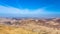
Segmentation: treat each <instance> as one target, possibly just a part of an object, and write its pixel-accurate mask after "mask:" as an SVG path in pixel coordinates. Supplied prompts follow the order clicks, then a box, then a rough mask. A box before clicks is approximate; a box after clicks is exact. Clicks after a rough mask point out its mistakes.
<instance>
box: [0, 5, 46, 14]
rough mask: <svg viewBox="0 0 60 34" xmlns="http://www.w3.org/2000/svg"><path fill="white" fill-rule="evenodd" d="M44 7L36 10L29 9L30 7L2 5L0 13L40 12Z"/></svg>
mask: <svg viewBox="0 0 60 34" xmlns="http://www.w3.org/2000/svg"><path fill="white" fill-rule="evenodd" d="M43 11H45V10H44V9H36V10H29V9H18V8H14V7H5V6H0V13H6V14H40V13H42V12H43Z"/></svg>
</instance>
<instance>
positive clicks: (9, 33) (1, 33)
mask: <svg viewBox="0 0 60 34" xmlns="http://www.w3.org/2000/svg"><path fill="white" fill-rule="evenodd" d="M0 34H37V32H32V31H29V30H25V29H23V28H17V27H11V26H5V25H0Z"/></svg>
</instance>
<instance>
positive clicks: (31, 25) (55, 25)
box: [0, 18, 60, 34]
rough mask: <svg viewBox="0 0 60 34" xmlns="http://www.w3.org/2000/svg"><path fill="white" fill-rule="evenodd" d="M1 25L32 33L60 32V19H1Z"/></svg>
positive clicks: (55, 33) (54, 33)
mask: <svg viewBox="0 0 60 34" xmlns="http://www.w3.org/2000/svg"><path fill="white" fill-rule="evenodd" d="M0 25H5V26H11V27H16V28H23V29H26V30H29V31H32V32H39V33H40V32H42V31H43V32H52V31H53V33H52V34H58V33H57V32H60V18H52V19H10V18H0ZM59 34H60V33H59Z"/></svg>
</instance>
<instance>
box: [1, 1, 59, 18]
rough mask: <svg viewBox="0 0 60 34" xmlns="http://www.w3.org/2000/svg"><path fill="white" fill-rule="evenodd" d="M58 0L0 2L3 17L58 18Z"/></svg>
mask: <svg viewBox="0 0 60 34" xmlns="http://www.w3.org/2000/svg"><path fill="white" fill-rule="evenodd" d="M59 15H60V0H0V16H3V17H60V16H59Z"/></svg>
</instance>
